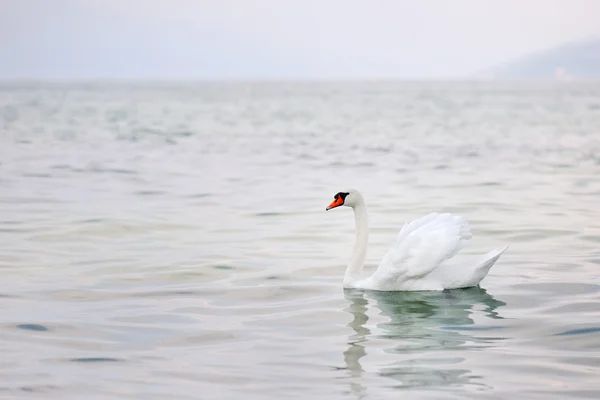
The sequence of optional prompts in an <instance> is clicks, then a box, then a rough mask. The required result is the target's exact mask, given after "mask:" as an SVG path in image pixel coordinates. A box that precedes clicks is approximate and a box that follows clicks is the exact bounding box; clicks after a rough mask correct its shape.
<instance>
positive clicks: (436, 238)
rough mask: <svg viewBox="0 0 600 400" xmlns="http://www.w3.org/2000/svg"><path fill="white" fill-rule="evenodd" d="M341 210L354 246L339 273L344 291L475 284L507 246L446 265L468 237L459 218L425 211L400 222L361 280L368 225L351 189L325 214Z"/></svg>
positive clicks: (363, 208) (358, 196)
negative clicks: (349, 221) (348, 212)
mask: <svg viewBox="0 0 600 400" xmlns="http://www.w3.org/2000/svg"><path fill="white" fill-rule="evenodd" d="M340 206H346V207H351V208H352V210H353V211H354V219H355V221H356V242H355V246H354V253H353V255H352V258H351V260H350V264H348V267H347V268H346V273H345V275H344V280H343V286H344V288H349V289H350V288H358V289H370V290H379V291H425V290H428V291H434V290H445V289H459V288H467V287H472V286H477V285H479V282H481V281H482V280H483V278H485V276H486V275H487V273H488V272H489V270H490V268H492V266H493V265H494V263H495V262H496V261H498V258H500V256H501V255H502V253H504V252H505V251H506V249H507V248H508V246H505V247H504V248H501V249H496V250H492V251H490V252H489V253H487V254H485V255H483V256H481V257H480V258H479V259H478V260H475V261H473V262H471V263H470V264H465V265H462V263H461V265H457V264H451V263H449V261H450V259H452V257H454V256H455V255H456V254H457V253H458V252H459V251H460V250H461V249H463V248H464V247H465V246H466V245H467V242H468V241H469V239H470V238H471V229H470V228H469V225H468V224H467V222H466V221H465V220H464V219H463V218H462V217H459V216H455V215H451V214H447V213H430V214H427V215H425V216H423V217H420V218H418V219H416V220H414V221H411V222H409V223H406V224H404V226H403V227H402V229H401V230H400V233H399V234H398V237H397V238H396V241H395V243H394V244H393V245H392V247H391V248H390V249H389V251H388V252H387V254H386V255H385V256H384V257H383V260H382V261H381V263H380V264H379V266H378V267H377V270H375V272H374V273H373V275H371V276H369V277H367V278H366V279H362V272H363V267H364V263H365V257H366V255H367V244H368V239H369V227H368V225H369V223H368V216H367V208H366V206H365V201H364V199H363V196H362V195H361V194H360V193H359V192H358V191H357V190H355V189H350V190H346V191H343V192H338V193H337V194H336V195H335V196H334V197H333V201H332V202H331V204H329V206H327V208H326V209H325V210H326V211H328V210H331V209H334V208H337V207H340Z"/></svg>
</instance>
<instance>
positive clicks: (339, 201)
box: [325, 196, 344, 211]
mask: <svg viewBox="0 0 600 400" xmlns="http://www.w3.org/2000/svg"><path fill="white" fill-rule="evenodd" d="M342 204H344V199H342V196H340V197H338V198H337V199H335V200H334V201H332V202H331V204H330V205H329V206H327V208H326V209H325V211H328V210H331V209H332V208H336V207H339V206H341V205H342Z"/></svg>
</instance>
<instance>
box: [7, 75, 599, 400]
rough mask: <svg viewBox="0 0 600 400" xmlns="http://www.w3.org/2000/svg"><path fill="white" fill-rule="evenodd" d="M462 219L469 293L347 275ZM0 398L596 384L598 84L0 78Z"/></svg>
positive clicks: (359, 395) (529, 389)
mask: <svg viewBox="0 0 600 400" xmlns="http://www.w3.org/2000/svg"><path fill="white" fill-rule="evenodd" d="M348 187H354V188H357V189H359V190H360V191H361V192H362V193H363V194H364V196H365V199H366V201H367V204H368V206H369V211H370V216H371V225H372V231H371V238H370V239H371V241H370V248H369V254H368V257H367V264H368V266H370V267H374V266H375V265H377V263H378V261H379V260H380V258H381V257H382V256H383V254H384V253H385V251H386V250H387V248H388V246H389V245H390V244H391V243H392V241H393V239H394V236H395V235H396V233H397V232H398V230H399V229H400V227H401V226H402V224H403V223H404V222H405V221H407V220H410V219H412V218H416V217H418V216H420V215H422V214H424V213H427V212H431V211H449V212H454V213H458V214H460V215H462V216H464V217H465V218H466V219H467V220H469V221H470V223H471V225H472V229H473V233H474V238H473V240H472V243H471V245H470V247H469V248H468V249H467V250H466V253H467V254H479V253H482V252H485V251H487V250H490V249H491V248H493V247H496V246H501V245H504V244H510V246H511V247H510V249H509V250H508V251H507V252H506V253H505V254H504V256H503V257H502V258H501V259H500V261H499V262H498V263H497V264H496V265H495V266H494V268H493V269H492V271H491V273H490V274H489V275H488V277H487V278H486V279H485V280H484V281H483V282H482V285H481V288H471V289H468V290H455V291H450V292H439V293H438V292H416V293H380V292H362V291H344V290H343V289H342V288H341V278H342V276H343V273H344V269H345V266H346V263H347V261H348V259H349V255H350V252H351V250H352V241H353V239H354V226H353V223H354V221H353V218H352V215H351V211H350V210H349V209H339V210H335V211H330V212H327V213H326V212H325V211H324V210H325V206H326V205H327V204H329V202H330V201H331V199H332V196H333V194H335V193H336V192H338V191H340V190H343V189H346V188H348ZM0 274H1V280H0V304H1V307H0V338H1V341H0V352H1V361H0V397H2V398H7V399H12V398H14V399H20V398H40V399H41V398H43V399H49V398H56V399H58V398H60V399H81V398H86V399H104V398H106V399H111V398H119V399H164V398H177V399H199V398H200V399H281V398H297V399H309V398H310V399H313V398H315V399H316V398H319V399H346V398H350V399H398V398H415V399H468V398H477V399H479V398H486V399H488V398H489V399H507V398H527V399H579V398H588V399H597V398H600V379H599V376H600V83H594V82H592V83H590V82H587V83H536V84H519V85H517V84H508V83H504V84H500V83H495V84H490V83H486V84H484V83H451V84H441V83H436V84H434V83H419V84H417V83H338V84H333V83H331V84H327V83H314V84H292V83H289V84H287V83H254V84H243V83H238V84H217V83H214V84H183V83H182V84H173V85H167V84H152V85H150V84H149V85H143V84H139V85H120V84H89V85H75V84H73V85H60V84H55V85H50V84H48V85H45V84H27V85H25V84H3V85H1V87H0Z"/></svg>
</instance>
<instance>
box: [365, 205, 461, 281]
mask: <svg viewBox="0 0 600 400" xmlns="http://www.w3.org/2000/svg"><path fill="white" fill-rule="evenodd" d="M470 238H471V229H470V228H469V224H468V223H467V222H466V221H465V220H464V219H463V218H462V217H459V216H455V215H451V214H446V213H443V214H441V213H431V214H427V215H425V216H423V217H421V218H418V219H416V220H414V221H411V222H409V223H407V224H405V225H404V226H403V227H402V229H401V230H400V233H399V234H398V237H397V239H396V241H395V243H394V244H393V246H392V247H391V248H390V250H389V251H388V252H387V254H386V255H385V256H384V258H383V260H382V261H381V263H380V264H379V266H378V267H377V270H376V271H375V273H374V274H373V275H372V276H371V277H370V278H369V280H370V286H376V287H379V288H385V287H389V288H390V289H393V288H395V287H397V286H398V284H399V283H401V282H406V281H411V280H413V281H414V280H419V279H420V278H423V277H424V276H426V275H428V274H429V273H431V272H432V271H434V270H435V269H436V268H437V267H438V266H439V265H440V264H441V263H442V262H443V261H445V260H448V259H450V258H452V257H453V256H454V255H455V254H456V253H458V252H459V251H460V250H461V249H463V248H464V247H465V246H466V245H467V243H468V241H469V239H470Z"/></svg>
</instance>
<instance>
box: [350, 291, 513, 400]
mask: <svg viewBox="0 0 600 400" xmlns="http://www.w3.org/2000/svg"><path fill="white" fill-rule="evenodd" d="M344 294H345V297H346V299H348V301H349V302H350V304H349V306H348V307H347V308H346V309H345V311H347V312H349V313H350V314H352V315H353V320H352V321H351V322H350V323H349V324H348V326H349V327H350V328H352V330H353V332H352V334H351V335H350V336H349V337H348V348H347V350H346V351H345V352H344V361H345V363H346V370H347V371H348V373H349V376H350V378H351V391H352V392H353V393H354V394H356V395H358V397H359V398H360V397H362V395H364V394H365V390H366V388H365V387H364V385H363V384H362V383H361V381H362V378H363V374H364V368H363V365H362V364H361V362H364V361H365V360H363V358H364V357H365V356H366V355H367V354H370V355H372V357H373V359H372V360H371V361H372V363H374V362H377V364H378V365H377V366H376V367H375V368H376V369H377V373H378V376H380V377H385V378H392V379H394V380H395V383H394V386H398V387H405V388H407V387H426V386H428V387H435V386H438V387H439V386H448V385H455V384H465V383H474V384H477V382H476V377H475V376H474V375H473V374H472V373H471V371H469V370H468V369H466V368H464V367H462V368H461V365H460V364H461V363H462V362H463V361H464V358H463V356H464V354H465V350H468V349H471V348H475V347H477V348H482V347H486V346H492V345H493V344H494V343H495V342H496V341H498V340H502V338H499V337H494V336H493V335H488V334H487V333H491V332H492V329H491V328H489V327H486V326H478V325H475V322H474V320H473V317H474V315H477V316H479V317H487V318H491V319H501V318H502V317H501V316H500V315H499V314H498V312H497V309H498V308H499V307H501V306H503V305H505V303H504V302H502V301H498V300H496V299H494V298H493V297H492V296H490V295H489V294H488V293H487V292H486V291H485V290H484V289H481V288H479V287H473V288H469V289H459V290H450V291H443V292H376V291H362V290H356V289H347V290H345V291H344ZM369 316H371V318H373V319H375V318H376V319H377V320H378V321H379V320H381V319H382V318H381V317H383V320H384V322H380V323H377V324H375V325H373V324H372V323H371V324H369V323H368V322H369ZM376 316H378V317H376ZM385 320H387V321H385ZM486 330H487V331H490V332H485V331H486ZM369 341H374V342H375V341H376V345H373V346H372V351H371V349H370V347H371V346H370V345H369ZM382 344H383V345H382ZM376 358H377V360H376ZM367 359H369V357H367ZM372 367H373V365H371V368H369V369H371V370H372Z"/></svg>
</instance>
